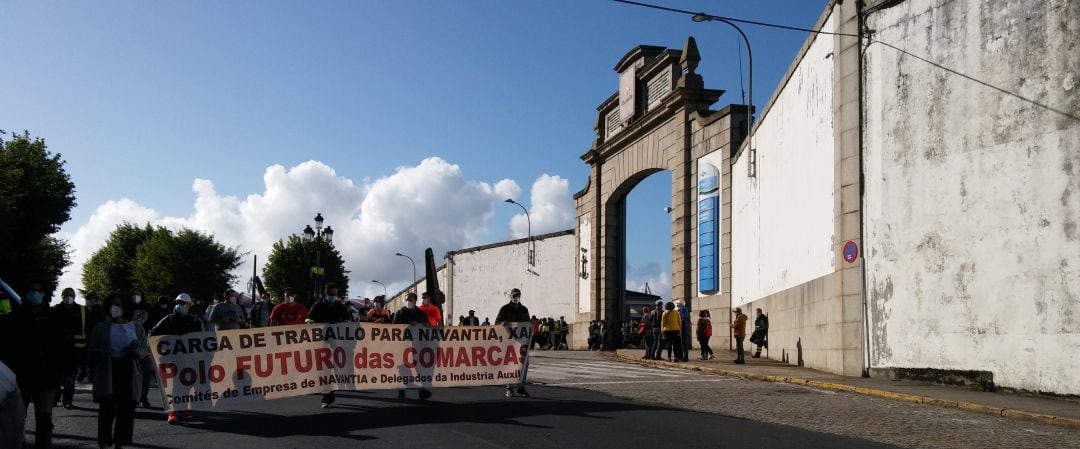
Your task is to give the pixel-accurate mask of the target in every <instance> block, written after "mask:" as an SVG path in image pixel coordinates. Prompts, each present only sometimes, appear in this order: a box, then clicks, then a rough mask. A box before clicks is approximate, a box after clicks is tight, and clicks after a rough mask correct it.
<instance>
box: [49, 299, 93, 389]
mask: <svg viewBox="0 0 1080 449" xmlns="http://www.w3.org/2000/svg"><path fill="white" fill-rule="evenodd" d="M61 298H63V301H62V302H61V303H60V304H57V305H55V306H53V309H52V310H53V314H54V315H56V319H57V320H58V321H60V323H62V325H63V327H64V330H65V332H67V334H68V339H69V341H70V344H71V347H72V352H71V370H70V371H68V372H66V373H64V380H63V384H62V385H61V388H60V391H57V394H56V402H62V403H63V404H64V408H68V409H69V408H71V407H72V404H71V401H72V399H74V397H75V376H76V375H77V374H78V373H77V372H76V371H77V370H78V368H79V366H80V365H81V364H82V363H81V362H80V360H83V359H85V358H86V335H85V334H83V332H84V331H83V323H84V322H85V321H86V308H84V307H83V306H81V305H78V304H75V289H73V288H71V287H68V288H65V289H64V291H63V292H62V293H61Z"/></svg>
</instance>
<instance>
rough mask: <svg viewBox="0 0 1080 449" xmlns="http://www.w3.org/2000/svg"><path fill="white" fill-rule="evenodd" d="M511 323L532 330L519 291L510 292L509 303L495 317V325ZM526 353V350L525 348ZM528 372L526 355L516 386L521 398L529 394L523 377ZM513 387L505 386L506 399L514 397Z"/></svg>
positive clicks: (527, 311)
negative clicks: (524, 324) (524, 325)
mask: <svg viewBox="0 0 1080 449" xmlns="http://www.w3.org/2000/svg"><path fill="white" fill-rule="evenodd" d="M511 323H530V326H529V329H530V330H531V329H532V325H531V323H532V322H531V321H530V319H529V308H528V307H525V306H524V305H522V304H521V290H519V289H516V288H514V289H511V290H510V302H509V303H507V304H506V305H504V306H502V307H501V308H499V314H498V315H496V316H495V324H502V325H504V326H509V325H510V324H511ZM525 349H526V351H527V350H528V348H525ZM528 371H529V357H528V356H527V355H526V357H525V362H524V364H523V365H522V367H521V383H519V384H518V386H517V395H518V396H522V397H526V398H527V397H529V392H528V391H526V390H525V375H526V373H527V372H528ZM513 387H514V386H513V385H512V384H511V385H507V386H506V397H508V398H511V397H514V388H513Z"/></svg>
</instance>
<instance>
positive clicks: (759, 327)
mask: <svg viewBox="0 0 1080 449" xmlns="http://www.w3.org/2000/svg"><path fill="white" fill-rule="evenodd" d="M750 343H753V344H755V345H757V348H755V349H754V358H755V359H757V358H761V348H763V347H764V348H768V347H769V317H768V315H765V314H764V313H761V309H757V317H756V318H754V333H753V334H750Z"/></svg>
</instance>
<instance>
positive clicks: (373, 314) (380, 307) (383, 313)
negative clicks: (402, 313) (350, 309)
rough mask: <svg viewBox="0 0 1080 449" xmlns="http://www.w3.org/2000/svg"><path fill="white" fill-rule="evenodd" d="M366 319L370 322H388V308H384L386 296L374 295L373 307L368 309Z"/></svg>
mask: <svg viewBox="0 0 1080 449" xmlns="http://www.w3.org/2000/svg"><path fill="white" fill-rule="evenodd" d="M365 320H366V321H368V322H370V323H379V324H390V323H391V322H392V320H391V319H390V309H387V308H386V297H385V296H383V295H379V296H376V297H375V307H372V308H371V310H368V313H367V317H366V318H365Z"/></svg>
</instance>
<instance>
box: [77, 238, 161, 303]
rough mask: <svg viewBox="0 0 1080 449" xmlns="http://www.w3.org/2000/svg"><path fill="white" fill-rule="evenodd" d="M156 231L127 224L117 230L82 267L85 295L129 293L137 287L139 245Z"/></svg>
mask: <svg viewBox="0 0 1080 449" xmlns="http://www.w3.org/2000/svg"><path fill="white" fill-rule="evenodd" d="M154 232H155V230H154V228H152V227H150V225H149V224H147V225H146V226H145V227H142V228H140V227H138V226H135V225H133V224H130V223H124V224H121V225H119V226H117V227H116V229H114V230H113V232H112V234H109V239H108V240H107V241H106V242H105V246H104V247H102V248H101V249H99V250H97V251H96V252H94V254H93V255H92V256H90V259H89V260H87V261H86V264H85V265H83V272H82V281H83V287H84V288H85V289H86V292H94V293H98V294H100V295H104V294H106V293H108V292H113V291H119V292H127V291H129V290H131V288H132V287H134V286H135V279H134V278H133V277H132V274H133V273H132V271H133V270H134V269H135V257H136V256H137V252H138V250H139V246H140V245H142V244H143V242H146V241H147V240H148V239H149V238H150V236H151V235H153V234H154Z"/></svg>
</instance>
